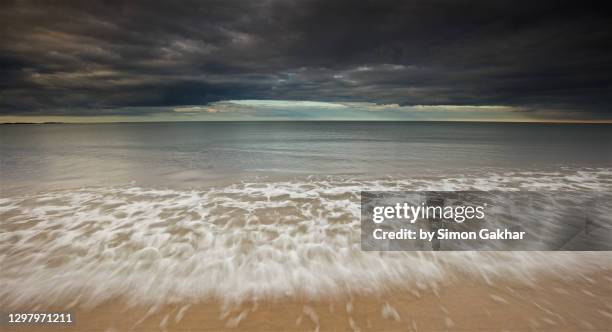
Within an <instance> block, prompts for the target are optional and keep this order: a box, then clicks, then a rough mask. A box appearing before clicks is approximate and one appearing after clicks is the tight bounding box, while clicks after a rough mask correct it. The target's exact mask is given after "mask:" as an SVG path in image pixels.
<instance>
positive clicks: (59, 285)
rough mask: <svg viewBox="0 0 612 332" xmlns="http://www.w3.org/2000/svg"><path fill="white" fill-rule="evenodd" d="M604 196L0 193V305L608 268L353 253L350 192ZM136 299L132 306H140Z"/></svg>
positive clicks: (369, 290)
mask: <svg viewBox="0 0 612 332" xmlns="http://www.w3.org/2000/svg"><path fill="white" fill-rule="evenodd" d="M585 188H589V189H590V190H603V191H606V190H607V191H609V190H610V189H611V188H612V170H611V169H579V170H564V171H560V172H553V173H542V172H537V173H535V172H505V173H485V174H482V175H481V176H471V177H468V178H464V179H458V178H443V177H440V178H430V179H426V180H425V179H406V178H403V179H392V178H386V179H374V180H363V179H356V178H355V179H350V178H309V179H301V180H295V181H283V182H270V181H260V182H250V183H240V184H234V185H230V186H225V187H217V188H208V189H198V190H195V189H193V190H175V189H156V188H143V187H138V186H123V187H89V188H81V189H76V190H75V189H72V190H59V191H49V192H41V193H37V194H31V195H22V196H14V197H3V198H0V226H1V228H0V266H1V267H2V269H0V284H2V285H3V287H2V288H0V298H1V299H2V300H0V301H1V302H2V304H3V307H17V306H24V305H28V304H29V303H64V304H65V303H72V304H73V305H83V306H93V305H96V304H98V303H100V302H102V301H105V300H108V299H113V298H117V297H124V298H126V299H132V300H133V301H134V302H136V301H137V302H138V303H140V304H142V303H148V304H150V305H151V306H156V305H162V304H167V303H174V302H184V301H188V302H189V301H193V302H197V301H202V300H205V299H211V298H212V299H215V300H219V301H222V302H229V303H239V302H242V301H258V300H264V299H274V298H282V297H293V296H305V297H309V298H319V297H323V296H325V297H328V296H342V295H345V294H354V293H359V294H379V293H381V292H384V291H386V290H390V289H395V288H398V287H399V288H407V289H413V290H420V289H426V288H436V287H438V285H439V283H440V282H441V281H444V280H445V279H446V278H449V277H450V276H452V275H453V274H456V273H464V274H468V275H470V276H477V277H480V278H482V280H484V281H487V282H494V280H496V278H497V277H501V276H503V277H506V278H514V279H516V280H523V281H530V280H532V278H534V277H535V276H536V275H537V274H539V273H564V274H567V273H584V272H585V271H588V270H589V269H597V268H601V267H602V266H605V267H610V266H611V265H612V262H611V260H610V258H609V254H606V253H595V252H583V253H578V252H444V253H435V252H363V251H361V250H360V243H359V240H360V225H359V219H360V192H361V191H365V190H368V191H392V190H413V191H416V190H564V189H585ZM136 299H137V300H136Z"/></svg>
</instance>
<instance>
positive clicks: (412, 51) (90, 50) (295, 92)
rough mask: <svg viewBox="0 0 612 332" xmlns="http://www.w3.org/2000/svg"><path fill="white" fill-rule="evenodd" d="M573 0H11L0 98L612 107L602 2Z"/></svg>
mask: <svg viewBox="0 0 612 332" xmlns="http://www.w3.org/2000/svg"><path fill="white" fill-rule="evenodd" d="M580 4H581V5H580V6H578V5H577V4H572V3H565V2H562V1H550V2H548V1H542V2H535V1H531V2H525V3H520V2H516V1H508V2H505V1H451V0H449V1H370V2H361V1H333V0H327V1H228V0H223V1H193V2H192V1H181V2H170V1H167V2H153V1H142V2H137V1H129V2H128V1H125V2H120V1H83V2H67V1H47V2H34V1H16V2H8V1H5V2H3V3H2V4H1V5H0V7H1V8H0V20H1V22H2V23H0V24H1V26H0V43H1V44H0V74H1V77H0V114H3V115H8V114H45V115H53V114H57V115H61V114H70V115H74V114H85V115H87V114H90V115H99V114H100V112H104V110H111V109H120V110H122V111H120V112H127V113H129V114H140V113H139V112H143V114H144V113H146V112H147V111H146V108H147V107H150V108H151V109H154V108H156V107H157V108H158V107H163V106H169V107H174V106H181V105H204V104H208V103H213V102H216V101H221V100H237V99H283V100H318V101H343V102H373V103H380V104H400V105H504V106H516V107H520V108H521V109H529V110H540V109H551V110H555V112H563V111H564V110H566V111H567V112H568V113H566V114H573V116H575V114H580V116H581V117H582V118H585V119H593V118H599V119H610V118H612V115H610V111H609V108H610V107H609V105H610V103H611V102H612V79H611V75H610V73H611V72H612V47H611V43H610V40H612V35H611V33H610V31H611V28H612V24H610V15H609V14H610V13H609V12H608V11H606V10H604V9H602V8H597V7H596V6H594V5H590V4H588V3H585V2H581V3H580ZM109 112H111V113H113V111H109ZM576 112H579V113H576ZM533 113H538V112H537V111H535V112H533ZM561 114H563V113H561Z"/></svg>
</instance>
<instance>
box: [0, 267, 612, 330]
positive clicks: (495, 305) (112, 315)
mask: <svg viewBox="0 0 612 332" xmlns="http://www.w3.org/2000/svg"><path fill="white" fill-rule="evenodd" d="M23 309H24V310H26V309H29V310H31V309H33V308H23ZM37 309H38V310H42V311H53V310H66V308H61V307H54V308H42V307H38V308H37ZM70 311H71V312H73V313H74V316H75V323H74V325H72V326H70V327H59V326H58V327H52V326H45V327H44V330H45V331H61V330H74V331H128V330H129V331H288V330H298V331H317V330H318V331H446V330H449V331H493V330H495V331H500V330H501V331H609V327H610V326H611V325H612V266H608V267H602V268H601V270H600V271H596V272H594V273H589V274H583V275H580V274H577V275H575V276H542V277H538V278H534V279H533V280H532V282H528V283H525V282H516V281H510V280H503V279H498V280H490V282H489V283H487V282H486V281H484V280H477V279H469V278H466V277H465V276H457V277H455V278H449V279H448V280H447V281H445V282H444V283H443V284H440V285H439V287H438V288H437V289H427V290H419V288H418V287H414V288H413V289H410V290H406V289H391V290H389V291H388V292H385V293H384V294H380V295H375V296H367V295H354V296H351V295H343V296H337V297H334V298H328V299H313V300H309V299H306V298H301V299H300V298H285V299H279V300H275V301H263V302H259V303H253V302H248V303H243V304H241V305H239V306H229V307H228V306H225V307H224V305H222V304H221V303H218V302H216V301H214V300H209V301H202V302H199V303H184V302H177V303H176V304H171V305H165V306H163V307H159V308H155V309H143V308H140V307H138V306H136V307H129V306H127V305H125V299H115V300H112V301H107V302H105V303H103V304H101V305H98V306H95V307H93V308H71V309H70ZM3 330H4V331H38V330H43V328H41V327H40V326H28V327H26V326H21V327H12V326H9V327H4V328H3Z"/></svg>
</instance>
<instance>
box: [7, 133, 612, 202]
mask: <svg viewBox="0 0 612 332" xmlns="http://www.w3.org/2000/svg"><path fill="white" fill-rule="evenodd" d="M611 166H612V126H611V125H593V124H579V125H577V124H512V123H510V124H494V123H419V122H403V123H384V122H382V123H381V122H379V123H364V122H225V123H210V122H199V123H118V124H72V125H71V124H65V125H64V124H48V125H4V126H0V182H1V183H2V187H3V188H4V190H19V191H30V190H36V189H40V188H48V187H50V188H54V189H58V188H73V187H79V186H88V185H96V186H98V185H123V184H129V183H132V184H134V183H135V184H137V185H142V186H155V187H159V186H162V187H195V188H199V187H208V186H211V185H218V184H229V183H235V182H240V181H244V180H252V179H253V178H257V177H265V178H272V179H278V178H292V177H303V176H310V175H315V176H327V175H332V176H336V175H338V176H357V177H365V178H380V177H385V176H386V177H388V176H391V177H410V178H418V177H422V176H428V175H430V174H432V173H436V174H442V175H447V176H453V175H455V176H461V174H463V173H466V172H476V171H479V170H483V169H488V170H490V169H495V170H532V171H533V170H535V171H545V170H549V171H550V170H556V169H559V168H560V167H572V168H582V167H611Z"/></svg>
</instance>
